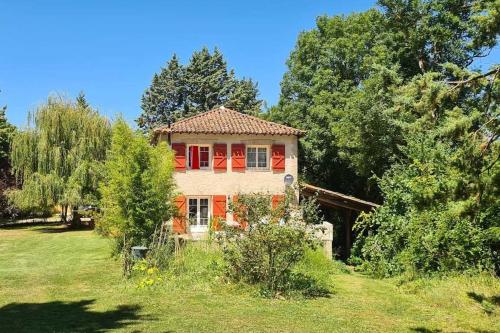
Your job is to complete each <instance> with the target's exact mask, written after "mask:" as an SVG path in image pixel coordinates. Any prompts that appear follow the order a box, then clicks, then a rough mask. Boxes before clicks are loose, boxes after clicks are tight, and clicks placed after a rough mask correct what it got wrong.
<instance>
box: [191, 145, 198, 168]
mask: <svg viewBox="0 0 500 333" xmlns="http://www.w3.org/2000/svg"><path fill="white" fill-rule="evenodd" d="M199 151H200V150H199V148H198V146H189V154H190V158H191V169H194V170H196V169H199V168H200V154H199Z"/></svg>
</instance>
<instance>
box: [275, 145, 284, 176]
mask: <svg viewBox="0 0 500 333" xmlns="http://www.w3.org/2000/svg"><path fill="white" fill-rule="evenodd" d="M272 160H273V161H272V167H273V170H275V171H285V145H273V146H272Z"/></svg>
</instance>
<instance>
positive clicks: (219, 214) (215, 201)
mask: <svg viewBox="0 0 500 333" xmlns="http://www.w3.org/2000/svg"><path fill="white" fill-rule="evenodd" d="M212 215H213V222H214V223H213V229H214V230H220V229H221V225H220V222H221V221H223V220H225V219H226V196H225V195H214V196H212Z"/></svg>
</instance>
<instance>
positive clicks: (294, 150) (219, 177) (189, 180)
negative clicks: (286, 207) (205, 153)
mask: <svg viewBox="0 0 500 333" xmlns="http://www.w3.org/2000/svg"><path fill="white" fill-rule="evenodd" d="M159 139H160V140H162V141H165V140H167V141H168V139H167V134H162V135H160V136H159ZM170 143H173V144H175V143H183V144H185V145H186V150H187V149H188V148H189V145H198V146H205V145H206V146H208V147H209V152H210V158H209V160H210V165H209V167H208V168H205V169H204V168H200V169H197V170H191V169H190V168H189V167H186V170H182V171H175V172H174V179H175V183H176V186H177V189H178V191H179V192H180V193H182V195H184V196H186V198H188V199H189V198H201V197H206V198H208V199H209V207H210V208H209V209H210V215H212V212H211V210H212V208H211V207H212V197H213V196H215V195H219V196H220V195H224V196H226V198H227V199H228V200H227V202H230V200H231V198H232V196H234V195H237V194H250V193H268V194H270V195H277V194H283V193H284V191H285V183H284V177H285V175H292V176H293V179H294V183H295V182H297V176H298V138H297V136H293V135H234V134H188V133H171V134H170ZM216 143H217V144H226V145H227V156H226V165H227V167H226V170H214V168H213V151H214V150H213V145H214V144H216ZM232 144H245V147H266V148H267V152H268V154H267V167H266V168H265V169H258V170H257V169H251V168H245V170H244V171H233V170H232V163H231V162H232V161H231V145H232ZM273 144H281V145H285V170H284V171H283V170H282V171H275V170H273V169H272V167H271V165H272V161H271V147H272V145H273ZM245 155H246V154H245ZM187 156H188V154H187V153H186V157H187ZM245 165H246V163H245ZM188 202H189V200H188ZM232 220H233V219H232V216H231V214H228V215H227V221H228V222H232Z"/></svg>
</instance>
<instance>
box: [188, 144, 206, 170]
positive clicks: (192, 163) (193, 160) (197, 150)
mask: <svg viewBox="0 0 500 333" xmlns="http://www.w3.org/2000/svg"><path fill="white" fill-rule="evenodd" d="M188 167H189V168H190V169H208V168H209V167H210V147H209V146H199V145H189V146H188Z"/></svg>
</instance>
